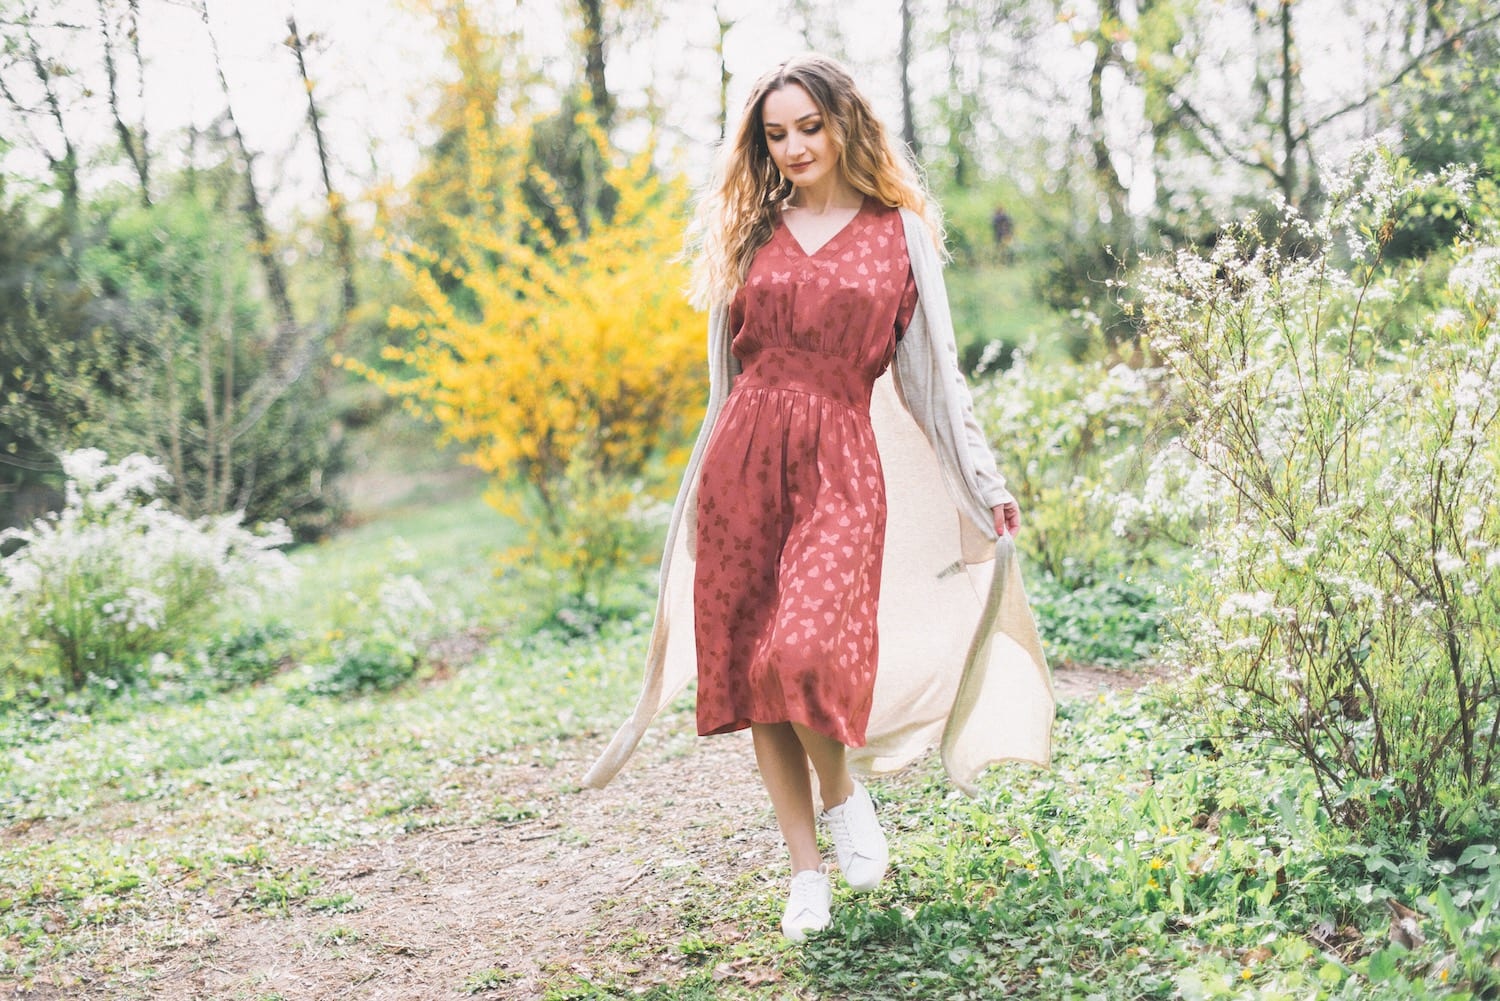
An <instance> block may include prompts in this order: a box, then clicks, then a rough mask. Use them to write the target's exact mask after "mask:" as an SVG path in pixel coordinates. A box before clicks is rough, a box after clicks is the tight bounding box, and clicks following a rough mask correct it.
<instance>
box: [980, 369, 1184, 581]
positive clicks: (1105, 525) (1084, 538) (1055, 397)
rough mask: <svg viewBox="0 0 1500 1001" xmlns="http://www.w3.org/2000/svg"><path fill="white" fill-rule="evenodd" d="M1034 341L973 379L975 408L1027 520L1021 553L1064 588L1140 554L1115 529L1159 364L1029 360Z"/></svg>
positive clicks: (1134, 473) (1132, 478)
mask: <svg viewBox="0 0 1500 1001" xmlns="http://www.w3.org/2000/svg"><path fill="white" fill-rule="evenodd" d="M1034 353H1035V348H1034V346H1029V347H1026V348H1023V349H1021V350H1018V351H1017V352H1016V353H1015V356H1014V359H1013V361H1012V363H1011V365H1010V367H1009V368H1007V369H1005V370H1004V371H1001V372H997V373H995V374H994V375H992V376H989V377H988V378H985V379H983V380H981V381H979V382H978V383H977V384H976V386H975V387H974V414H975V417H976V418H977V419H978V420H979V422H980V426H981V427H982V428H983V429H984V431H985V434H986V436H987V437H988V438H989V440H990V443H991V445H992V446H993V448H994V452H995V458H996V461H997V462H998V464H999V466H1000V469H1001V470H1002V471H1003V472H1004V473H1005V480H1006V486H1007V487H1008V488H1009V489H1010V491H1011V493H1012V494H1014V495H1015V497H1016V501H1017V502H1018V503H1019V504H1020V506H1021V511H1022V517H1023V518H1024V519H1025V525H1024V528H1023V531H1022V533H1021V535H1020V537H1019V541H1020V544H1021V545H1022V546H1023V547H1024V549H1025V552H1026V554H1027V556H1028V557H1029V558H1030V559H1032V560H1034V561H1035V562H1037V563H1038V564H1040V566H1041V567H1042V568H1043V569H1044V570H1046V571H1047V573H1048V574H1050V575H1051V576H1052V577H1053V579H1055V580H1056V581H1058V582H1059V584H1061V585H1062V586H1064V587H1083V586H1087V585H1089V584H1092V583H1095V582H1097V581H1098V580H1100V579H1101V578H1106V577H1112V576H1114V575H1115V574H1116V573H1117V572H1118V570H1119V569H1120V567H1122V566H1128V565H1130V564H1131V563H1133V562H1135V561H1136V558H1137V557H1138V556H1140V555H1141V551H1140V549H1139V548H1137V549H1134V550H1132V549H1131V548H1129V547H1127V546H1125V545H1122V543H1121V541H1120V539H1119V538H1117V537H1116V534H1115V532H1114V531H1113V512H1114V510H1115V509H1114V506H1113V505H1114V502H1115V498H1116V496H1117V495H1118V494H1119V493H1121V492H1122V491H1126V492H1129V491H1133V490H1134V486H1135V484H1136V482H1137V481H1138V480H1139V478H1140V475H1141V473H1142V470H1143V464H1142V463H1140V461H1139V458H1140V455H1141V449H1142V445H1143V442H1144V438H1145V434H1146V430H1147V428H1148V426H1149V425H1150V424H1151V423H1152V413H1153V410H1154V408H1155V406H1156V404H1157V402H1158V400H1159V398H1160V395H1161V381H1162V374H1163V373H1162V372H1161V370H1159V369H1154V368H1138V367H1132V366H1130V365H1127V364H1124V363H1121V362H1118V361H1116V362H1114V363H1107V362H1098V361H1085V362H1066V361H1059V362H1054V363H1051V364H1047V365H1044V366H1037V365H1035V364H1033V361H1032V358H1033V355H1034Z"/></svg>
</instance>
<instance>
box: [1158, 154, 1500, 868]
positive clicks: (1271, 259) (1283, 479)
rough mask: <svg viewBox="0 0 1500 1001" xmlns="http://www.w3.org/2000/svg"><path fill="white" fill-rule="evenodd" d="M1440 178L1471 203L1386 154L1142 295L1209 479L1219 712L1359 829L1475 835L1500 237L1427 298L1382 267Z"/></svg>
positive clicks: (1488, 824)
mask: <svg viewBox="0 0 1500 1001" xmlns="http://www.w3.org/2000/svg"><path fill="white" fill-rule="evenodd" d="M1435 189H1441V190H1444V191H1448V192H1452V193H1454V194H1455V195H1456V196H1462V193H1463V185H1462V184H1461V183H1460V182H1458V181H1455V180H1453V179H1447V180H1439V179H1434V178H1430V177H1417V176H1414V174H1413V173H1412V172H1411V171H1410V170H1409V169H1408V168H1406V167H1405V166H1404V165H1403V164H1402V163H1400V162H1398V161H1395V160H1394V158H1392V157H1391V156H1390V155H1389V154H1388V153H1385V152H1384V151H1381V150H1378V149H1377V150H1370V151H1367V152H1366V153H1365V154H1363V156H1362V157H1361V158H1360V159H1359V160H1357V161H1356V163H1355V165H1354V167H1353V169H1351V171H1350V172H1349V173H1347V174H1345V175H1343V176H1340V177H1337V178H1331V179H1330V182H1329V197H1330V209H1329V212H1328V214H1327V215H1326V216H1325V217H1323V218H1322V219H1320V220H1316V221H1309V220H1305V219H1302V218H1301V217H1299V216H1297V215H1296V214H1295V213H1291V212H1288V213H1287V214H1286V215H1285V216H1284V217H1283V218H1282V219H1281V220H1280V224H1281V226H1282V227H1283V232H1281V233H1280V234H1277V235H1275V236H1273V237H1272V238H1271V239H1270V240H1267V241H1263V240H1262V239H1261V237H1260V236H1259V234H1258V233H1257V232H1256V231H1254V230H1253V229H1251V228H1249V227H1241V228H1233V229H1230V230H1227V231H1226V232H1225V233H1224V234H1223V235H1222V237H1221V239H1220V240H1219V242H1218V243H1217V244H1216V245H1215V247H1214V249H1213V252H1212V253H1211V254H1208V255H1205V256H1199V255H1197V254H1192V253H1186V252H1184V253H1180V254H1178V255H1177V256H1176V257H1175V258H1172V259H1170V260H1167V261H1164V262H1160V263H1159V264H1157V265H1155V266H1154V267H1153V268H1152V269H1151V270H1150V271H1149V272H1148V273H1147V276H1146V279H1145V281H1144V283H1143V299H1142V301H1143V303H1144V304H1145V308H1146V313H1145V317H1146V321H1147V331H1148V335H1149V337H1150V340H1151V344H1152V347H1153V348H1154V349H1155V350H1156V351H1157V352H1159V353H1160V356H1161V357H1162V359H1163V361H1164V363H1165V364H1166V365H1167V366H1168V367H1169V368H1170V370H1171V371H1172V374H1173V377H1174V379H1173V383H1172V397H1171V399H1172V412H1173V413H1174V414H1175V415H1176V416H1177V417H1178V419H1179V420H1180V422H1181V423H1180V428H1181V439H1180V449H1181V450H1182V451H1185V452H1186V453H1188V454H1190V455H1191V456H1192V457H1193V459H1194V461H1195V462H1196V464H1197V466H1198V468H1199V470H1200V471H1201V472H1203V473H1206V474H1208V475H1209V477H1210V478H1209V479H1208V480H1206V481H1204V483H1203V486H1204V492H1203V494H1202V496H1200V497H1198V498H1196V499H1194V498H1188V499H1187V502H1188V503H1192V504H1195V505H1202V506H1203V510H1205V511H1207V512H1208V515H1209V520H1208V526H1207V529H1206V531H1205V533H1204V536H1203V538H1202V541H1201V548H1200V551H1199V554H1198V555H1197V557H1196V559H1195V561H1194V564H1193V568H1192V572H1191V574H1190V576H1189V577H1188V579H1187V580H1186V581H1185V583H1184V587H1183V588H1182V600H1181V603H1180V609H1179V612H1178V613H1177V614H1175V615H1174V619H1175V623H1174V624H1175V635H1176V642H1175V643H1174V645H1173V647H1172V649H1171V657H1172V659H1173V660H1174V661H1175V662H1176V663H1178V664H1181V665H1183V666H1184V668H1198V667H1201V668H1203V669H1204V670H1203V673H1202V675H1201V680H1202V682H1203V684H1202V687H1201V706H1202V710H1203V712H1204V715H1205V718H1208V719H1214V720H1217V721H1218V722H1217V724H1216V725H1221V726H1225V727H1228V728H1233V729H1239V728H1244V729H1246V730H1248V731H1249V732H1251V733H1255V734H1259V735H1262V736H1264V737H1267V738H1271V739H1273V740H1276V741H1278V742H1280V743H1283V744H1285V745H1287V746H1290V747H1292V748H1295V749H1296V751H1297V752H1298V753H1299V754H1300V755H1302V756H1303V757H1304V759H1305V760H1306V761H1307V762H1308V764H1309V765H1310V767H1311V768H1312V769H1313V773H1314V775H1315V776H1316V778H1317V781H1318V783H1319V790H1320V795H1321V798H1322V802H1323V805H1324V807H1325V809H1327V810H1328V812H1329V813H1330V814H1332V815H1333V816H1335V817H1337V818H1338V819H1339V820H1340V821H1341V822H1343V823H1347V824H1351V825H1354V826H1364V825H1373V829H1375V830H1379V829H1382V828H1384V827H1387V826H1395V827H1398V828H1401V829H1404V830H1407V831H1409V832H1416V831H1423V832H1427V833H1429V834H1431V835H1432V836H1433V837H1434V838H1435V839H1437V840H1438V841H1439V842H1447V843H1449V844H1457V845H1462V844H1464V843H1466V842H1468V841H1470V840H1472V839H1475V838H1485V837H1492V836H1493V834H1494V829H1493V826H1492V825H1493V823H1494V820H1495V817H1494V816H1493V813H1492V812H1487V811H1486V810H1485V809H1484V805H1485V804H1487V803H1492V802H1493V795H1494V793H1493V790H1494V781H1495V774H1496V769H1497V767H1500V748H1497V747H1496V745H1495V742H1494V740H1493V735H1494V733H1495V732H1496V727H1497V726H1500V717H1497V713H1500V653H1497V650H1500V643H1497V630H1500V577H1497V575H1496V574H1495V572H1494V569H1495V567H1496V566H1497V564H1500V549H1497V541H1496V540H1500V492H1497V491H1500V487H1497V479H1496V472H1497V469H1500V393H1497V392H1496V386H1497V384H1500V335H1497V334H1496V333H1495V329H1494V320H1495V315H1496V309H1497V306H1500V300H1497V299H1496V296H1495V291H1494V290H1495V288H1496V287H1497V285H1500V248H1496V247H1493V246H1486V245H1483V244H1481V243H1479V242H1477V241H1475V240H1472V239H1471V240H1466V241H1465V242H1464V243H1463V244H1462V245H1460V246H1459V247H1458V248H1457V250H1456V253H1455V256H1454V259H1453V261H1452V267H1451V270H1450V271H1449V276H1448V277H1449V282H1448V287H1447V288H1446V289H1439V290H1438V292H1437V294H1436V295H1434V296H1433V298H1432V299H1431V300H1430V301H1424V300H1422V299H1420V298H1416V295H1417V294H1418V293H1419V292H1422V291H1424V290H1426V289H1427V286H1426V285H1424V284H1423V283H1422V282H1421V281H1420V280H1419V278H1420V275H1419V273H1418V272H1416V271H1415V270H1414V269H1412V268H1410V267H1407V268H1401V269H1397V270H1394V271H1392V270H1388V269H1385V268H1384V267H1382V252H1383V248H1384V245H1385V242H1386V241H1387V240H1388V239H1390V237H1391V236H1392V234H1393V233H1394V231H1395V221H1396V220H1398V219H1400V218H1402V217H1403V215H1404V213H1405V210H1406V208H1407V207H1408V206H1409V205H1410V204H1412V203H1413V202H1415V201H1420V200H1421V199H1423V198H1424V197H1426V196H1427V195H1428V194H1429V193H1430V192H1432V191H1433V190H1435ZM1289 246H1299V247H1302V248H1305V250H1306V251H1307V256H1305V257H1304V256H1293V255H1291V254H1288V253H1285V252H1284V251H1283V250H1282V249H1280V248H1283V247H1289ZM1341 249H1342V252H1343V253H1344V254H1346V255H1348V256H1347V258H1346V259H1345V260H1344V261H1341V260H1340V259H1338V258H1336V257H1335V256H1334V255H1335V254H1336V253H1338V252H1339V251H1340V250H1341ZM1439 263H1447V262H1439Z"/></svg>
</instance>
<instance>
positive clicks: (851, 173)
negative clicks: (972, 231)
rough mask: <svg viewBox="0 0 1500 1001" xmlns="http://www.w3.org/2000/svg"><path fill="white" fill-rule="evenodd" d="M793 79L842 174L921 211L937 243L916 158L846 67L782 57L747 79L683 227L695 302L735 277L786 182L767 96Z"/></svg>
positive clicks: (816, 58)
mask: <svg viewBox="0 0 1500 1001" xmlns="http://www.w3.org/2000/svg"><path fill="white" fill-rule="evenodd" d="M791 84H797V85H798V86H800V87H802V88H803V89H804V90H806V91H807V93H808V96H809V97H811V98H812V101H813V104H815V105H816V106H817V108H818V111H819V112H820V113H821V114H822V116H823V127H824V128H825V129H827V130H828V135H829V138H830V140H831V141H832V145H833V148H834V151H835V152H836V153H837V155H838V159H839V167H840V170H841V172H842V173H843V176H844V180H846V181H848V182H849V184H850V185H852V186H853V187H854V188H855V189H856V190H858V191H860V192H861V193H863V194H866V195H869V196H871V197H873V198H877V199H879V200H880V201H882V202H884V203H885V204H886V205H889V206H892V207H900V208H909V209H912V210H914V211H915V212H917V213H918V214H919V215H921V216H922V217H923V218H924V219H925V220H926V222H927V225H928V228H929V229H930V230H931V232H932V238H933V240H934V242H935V243H936V244H937V245H938V247H939V249H941V247H942V217H941V214H940V212H939V210H938V206H937V203H936V201H934V200H933V199H932V198H931V197H930V196H929V195H928V193H927V190H926V188H925V187H924V185H923V184H922V180H921V178H920V176H919V175H918V173H917V170H916V168H915V166H914V165H913V164H912V163H911V161H910V160H909V159H908V158H907V157H906V156H905V155H904V153H903V152H902V151H900V150H899V149H898V148H897V147H896V146H895V145H894V144H893V142H892V141H891V138H890V136H889V134H888V133H887V131H886V128H885V126H884V125H883V124H881V121H880V119H879V118H877V117H876V116H875V113H874V111H873V110H871V108H870V104H869V102H868V101H866V100H865V98H864V95H862V94H861V93H860V92H859V89H858V88H857V87H856V86H855V85H854V79H853V78H852V77H851V76H850V75H849V71H848V70H846V69H844V67H843V66H841V65H839V64H838V63H837V62H835V61H834V60H832V59H829V58H827V57H826V56H820V55H813V54H809V55H803V56H797V57H795V58H793V59H789V60H787V61H786V62H784V63H782V64H781V65H780V66H777V67H776V68H774V69H772V70H770V71H769V72H767V73H765V74H764V75H762V76H761V77H760V79H758V80H756V81H755V84H754V86H752V87H751V88H750V96H749V98H748V99H747V100H746V101H745V112H744V115H743V116H742V117H741V119H740V124H739V128H738V129H737V130H736V131H735V134H734V140H733V142H732V143H728V144H725V145H723V146H722V147H721V148H720V151H719V158H718V164H717V166H716V169H715V171H714V174H713V177H712V179H711V180H710V182H709V185H708V187H707V189H706V190H705V192H704V194H703V196H702V197H701V198H700V199H699V201H698V209H697V213H696V215H695V217H694V219H693V223H692V225H691V226H690V227H689V229H688V239H687V256H688V257H689V258H690V259H691V260H692V262H693V280H692V287H691V293H692V298H693V301H694V303H696V304H697V305H699V306H708V305H716V304H722V303H725V302H728V301H729V299H731V298H732V297H733V296H734V293H735V292H736V291H737V290H738V289H739V287H740V286H741V285H743V284H744V281H745V275H746V273H747V272H748V271H749V270H750V262H751V261H752V260H753V259H754V257H755V252H756V251H757V250H759V249H760V248H761V247H763V246H765V244H766V242H767V241H768V240H770V239H771V233H772V231H773V230H774V229H775V226H776V218H777V214H778V213H779V212H780V211H781V204H782V202H784V201H785V200H786V199H787V197H788V196H789V195H791V193H792V183H791V181H789V180H787V179H786V178H785V177H783V176H782V175H781V172H780V171H779V170H778V169H777V168H776V163H775V161H774V160H772V159H771V150H770V147H768V146H767V145H766V130H765V121H764V118H763V107H764V105H765V101H766V95H768V94H770V93H771V92H772V91H777V90H780V89H782V88H783V87H787V86H790V85H791Z"/></svg>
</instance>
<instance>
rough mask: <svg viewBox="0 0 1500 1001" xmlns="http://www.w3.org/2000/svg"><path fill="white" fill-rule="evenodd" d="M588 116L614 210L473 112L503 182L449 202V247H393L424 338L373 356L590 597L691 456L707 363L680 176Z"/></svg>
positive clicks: (480, 152)
mask: <svg viewBox="0 0 1500 1001" xmlns="http://www.w3.org/2000/svg"><path fill="white" fill-rule="evenodd" d="M577 124H578V127H579V128H580V129H583V130H584V131H585V132H586V134H588V135H589V136H591V137H592V141H593V142H594V143H595V144H596V145H597V147H598V149H599V150H600V152H601V154H602V155H603V159H604V161H605V163H606V167H605V168H604V176H603V178H602V180H603V184H604V186H605V188H606V189H607V190H608V191H611V192H613V194H614V197H613V198H612V199H611V201H612V202H613V204H612V207H611V208H610V209H609V211H608V213H607V216H606V215H605V214H604V213H594V214H592V217H590V218H579V217H578V216H576V215H575V214H574V212H573V211H572V210H571V209H570V208H569V207H568V204H567V201H566V199H564V198H563V197H562V196H561V192H560V191H559V188H558V184H557V182H556V181H555V180H554V179H553V178H551V177H549V176H547V175H546V174H544V173H543V172H541V171H540V170H538V169H536V168H535V167H530V166H528V164H527V160H526V158H525V154H524V150H525V149H526V147H527V143H526V142H525V134H524V130H522V129H517V130H513V132H512V134H510V135H508V136H506V135H502V136H501V137H500V138H499V139H491V138H487V137H491V136H494V135H495V133H494V132H493V131H492V130H486V129H481V128H477V127H476V128H473V129H471V130H470V138H469V141H470V143H471V144H474V145H476V146H479V147H483V148H477V149H474V150H472V151H471V153H470V157H469V162H470V163H471V164H474V165H478V166H477V167H476V172H477V174H476V177H475V178H474V181H473V183H475V184H478V185H482V186H485V187H487V188H491V187H492V188H493V189H494V190H495V191H497V192H498V196H497V199H496V201H497V203H498V208H497V209H496V210H494V211H493V212H487V213H486V214H482V215H480V216H477V217H470V218H462V219H460V218H453V219H451V220H449V223H450V225H451V227H452V228H453V230H454V231H455V232H457V233H458V234H459V236H460V238H461V240H462V244H461V246H460V247H459V248H458V249H457V250H456V251H455V252H454V253H453V254H452V255H451V256H447V257H445V256H441V255H438V254H436V253H434V252H432V251H430V250H428V249H426V248H422V247H417V246H407V247H405V248H403V250H404V252H403V253H400V254H398V255H396V256H395V264H396V267H397V268H398V269H399V271H400V272H401V273H402V274H403V275H404V277H405V278H406V280H407V281H409V282H410V283H411V286H412V288H413V290H414V292H415V296H416V300H417V302H418V303H419V305H418V306H417V307H416V308H404V307H403V308H397V309H394V310H393V311H392V314H391V318H390V319H391V323H392V325H393V326H395V327H398V328H401V329H405V330H408V331H410V332H411V333H412V334H413V335H414V337H413V343H414V346H413V347H411V348H410V349H391V350H390V351H389V352H388V355H387V357H389V358H390V359H391V360H394V361H398V362H401V363H403V365H404V368H405V373H404V374H403V375H402V376H398V377H390V376H385V375H382V374H380V373H377V372H373V371H370V370H369V369H363V371H364V372H365V374H367V375H368V376H369V377H370V378H372V379H374V380H375V381H376V382H378V383H379V384H381V385H382V386H383V387H384V388H385V389H386V390H387V391H389V392H391V393H393V394H395V395H397V396H398V397H400V398H401V399H402V400H403V401H404V402H405V403H406V404H407V405H408V407H409V408H410V409H412V410H413V411H414V412H416V413H419V414H421V415H424V416H427V417H430V418H432V419H434V420H436V421H437V423H438V424H439V425H441V427H442V428H443V430H444V432H445V433H446V434H447V435H448V436H449V437H450V438H452V439H453V440H455V441H458V442H461V443H463V444H465V445H467V446H468V448H469V451H468V453H467V459H468V461H470V462H472V463H474V464H475V465H477V466H478V467H480V468H481V469H484V470H486V471H488V472H489V473H491V474H493V476H494V477H495V479H496V489H495V491H493V493H492V503H494V504H495V506H496V507H498V508H499V509H500V510H501V511H502V512H503V513H507V514H511V515H514V516H518V517H520V518H522V520H523V521H524V522H525V523H526V524H527V525H528V526H529V527H530V530H531V536H530V540H529V544H528V545H527V546H526V548H525V551H524V552H523V553H517V554H515V555H516V556H530V557H532V558H535V559H537V560H538V561H540V563H541V564H542V566H543V568H544V569H545V570H546V571H547V572H548V574H549V576H550V577H551V578H552V579H554V581H557V582H559V583H561V584H563V585H564V586H565V587H567V589H568V590H569V591H570V592H572V594H573V596H574V597H578V598H584V597H587V598H595V599H597V598H598V596H599V593H600V592H601V590H602V589H603V587H604V585H605V584H606V583H607V581H608V580H609V578H610V577H611V575H612V573H613V571H614V570H615V569H616V568H617V567H618V566H619V563H620V561H622V560H624V559H625V558H626V557H627V556H630V555H632V554H633V553H635V552H639V548H638V544H639V538H638V536H639V535H640V533H641V532H642V531H643V529H642V528H641V524H640V518H639V514H640V512H641V511H642V510H645V509H649V508H651V507H652V505H651V504H650V503H649V500H650V499H651V498H653V497H654V496H656V494H657V493H658V491H659V490H660V489H661V488H662V486H663V484H665V483H667V482H669V481H670V479H671V476H670V473H671V470H672V469H674V468H676V467H679V466H680V465H681V463H682V462H683V461H685V458H686V456H685V454H683V453H682V452H681V451H680V450H681V448H682V446H683V445H684V443H685V441H686V438H687V435H688V434H689V433H690V432H691V431H692V430H693V429H694V428H695V427H696V426H697V424H698V422H699V421H700V420H701V417H702V404H703V400H704V398H705V397H706V369H705V366H704V364H703V345H702V339H703V333H702V327H703V324H702V323H701V322H700V320H699V319H698V318H697V317H696V316H695V314H694V312H693V311H692V309H691V307H690V306H688V304H687V303H686V301H685V299H684V296H683V292H682V290H683V288H684V286H685V285H686V282H687V275H686V271H685V265H683V264H682V263H680V262H679V261H678V260H677V258H678V256H679V253H680V250H681V246H682V227H683V223H684V221H685V217H686V207H687V191H686V188H685V186H684V185H683V184H682V183H681V182H680V181H678V180H676V179H671V178H664V177H662V176H661V175H660V174H658V173H657V172H656V171H655V170H654V169H653V167H652V164H651V153H650V151H649V150H648V151H647V152H643V153H641V154H639V155H637V156H634V157H631V158H622V157H621V156H620V155H619V154H618V153H617V152H616V151H614V150H613V149H612V148H611V146H610V145H609V142H608V140H607V139H606V138H605V137H604V135H603V134H602V132H601V131H600V130H599V129H598V128H597V127H596V126H595V125H594V124H593V122H592V121H591V120H589V119H587V118H586V117H581V118H580V119H579V120H578V123H577ZM528 195H529V196H530V197H528ZM536 204H542V205H544V206H545V218H543V217H542V213H541V212H539V211H538V210H537V209H536V208H535V207H534V206H535V205H536ZM557 234H561V236H560V237H559V236H558V235H557ZM351 367H355V368H358V366H351Z"/></svg>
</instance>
